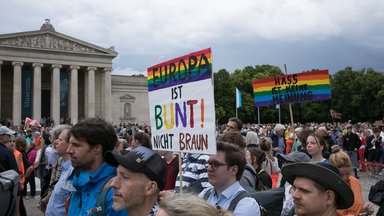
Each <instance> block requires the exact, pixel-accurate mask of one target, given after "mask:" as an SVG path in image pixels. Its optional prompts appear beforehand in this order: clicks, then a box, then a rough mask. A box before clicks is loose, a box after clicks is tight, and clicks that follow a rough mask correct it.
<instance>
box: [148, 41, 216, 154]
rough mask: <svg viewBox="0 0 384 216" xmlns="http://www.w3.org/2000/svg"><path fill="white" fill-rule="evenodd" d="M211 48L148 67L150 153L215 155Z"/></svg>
mask: <svg viewBox="0 0 384 216" xmlns="http://www.w3.org/2000/svg"><path fill="white" fill-rule="evenodd" d="M211 62H212V58H211V49H210V48H208V49H204V50H201V51H197V52H193V53H190V54H188V55H184V56H181V57H178V58H175V59H172V60H170V61H166V62H163V63H160V64H157V65H155V66H152V67H150V68H148V100H149V118H150V121H151V140H152V145H153V149H154V150H162V151H172V152H186V153H199V154H216V136H215V129H216V117H215V99H214V98H215V97H214V95H213V83H212V63H211Z"/></svg>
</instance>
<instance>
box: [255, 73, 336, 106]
mask: <svg viewBox="0 0 384 216" xmlns="http://www.w3.org/2000/svg"><path fill="white" fill-rule="evenodd" d="M252 85H253V94H254V103H255V106H256V107H264V106H276V105H278V104H289V103H303V102H311V101H319V100H329V99H331V89H330V83H329V74H328V70H320V71H314V72H304V73H297V74H289V75H285V76H277V77H271V78H266V79H259V80H253V81H252Z"/></svg>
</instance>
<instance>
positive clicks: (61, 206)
mask: <svg viewBox="0 0 384 216" xmlns="http://www.w3.org/2000/svg"><path fill="white" fill-rule="evenodd" d="M61 169H62V170H61V175H60V178H59V180H58V182H57V183H56V185H55V188H54V189H53V191H52V194H51V198H50V199H49V202H48V205H47V210H46V212H45V215H47V216H51V215H64V216H65V215H66V212H65V202H66V200H67V198H68V196H69V195H70V194H71V192H72V191H74V190H75V188H74V187H73V185H72V181H71V180H67V179H68V177H69V176H70V175H71V173H72V171H73V167H72V163H71V160H66V161H64V162H63V164H62V165H61Z"/></svg>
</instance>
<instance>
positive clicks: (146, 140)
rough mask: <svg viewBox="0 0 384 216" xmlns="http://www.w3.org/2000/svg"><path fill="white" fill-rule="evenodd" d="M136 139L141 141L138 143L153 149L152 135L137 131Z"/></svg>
mask: <svg viewBox="0 0 384 216" xmlns="http://www.w3.org/2000/svg"><path fill="white" fill-rule="evenodd" d="M134 138H135V140H137V141H139V143H138V145H140V146H144V147H146V148H149V149H152V143H151V137H150V136H149V135H148V134H146V133H143V132H137V133H135V136H134Z"/></svg>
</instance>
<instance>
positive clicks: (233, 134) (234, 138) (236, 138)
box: [217, 131, 245, 149]
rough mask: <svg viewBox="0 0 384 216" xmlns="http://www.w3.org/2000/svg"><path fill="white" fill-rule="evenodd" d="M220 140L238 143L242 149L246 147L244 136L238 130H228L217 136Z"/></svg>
mask: <svg viewBox="0 0 384 216" xmlns="http://www.w3.org/2000/svg"><path fill="white" fill-rule="evenodd" d="M217 140H218V141H222V142H229V143H233V144H236V145H237V146H239V147H240V148H241V149H243V148H245V140H244V137H243V136H242V135H241V134H240V133H239V132H238V131H227V132H224V134H223V135H221V136H219V137H218V138H217Z"/></svg>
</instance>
